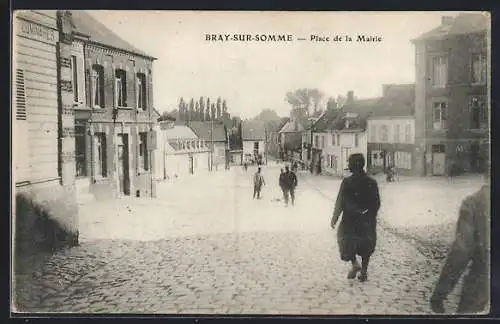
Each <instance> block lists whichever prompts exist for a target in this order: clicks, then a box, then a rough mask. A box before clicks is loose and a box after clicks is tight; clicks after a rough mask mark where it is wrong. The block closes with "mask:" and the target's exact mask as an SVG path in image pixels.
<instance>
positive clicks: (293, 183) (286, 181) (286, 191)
mask: <svg viewBox="0 0 500 324" xmlns="http://www.w3.org/2000/svg"><path fill="white" fill-rule="evenodd" d="M297 184H298V182H297V176H296V175H295V173H293V172H292V171H290V168H289V167H288V165H287V166H285V172H284V173H282V174H281V175H280V187H281V190H282V191H283V198H284V199H285V206H288V199H289V198H288V196H290V198H291V199H292V206H293V205H294V204H295V188H296V187H297Z"/></svg>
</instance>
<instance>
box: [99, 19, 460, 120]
mask: <svg viewBox="0 0 500 324" xmlns="http://www.w3.org/2000/svg"><path fill="white" fill-rule="evenodd" d="M91 14H92V15H93V16H94V17H96V18H97V19H99V20H100V21H102V22H103V23H104V24H105V25H106V26H108V28H110V29H111V30H113V31H115V32H116V33H117V34H118V35H119V36H120V37H122V38H123V39H124V40H126V41H128V42H129V43H131V44H132V45H134V46H136V47H137V48H139V49H142V50H143V51H144V52H146V53H148V54H150V55H152V56H154V57H157V58H158V60H157V61H155V63H154V67H153V69H154V72H153V76H154V80H153V82H154V84H153V87H154V106H155V107H156V108H157V109H158V110H159V111H160V112H162V111H165V110H172V109H175V108H176V107H177V104H178V101H179V98H180V97H181V96H182V97H184V99H185V100H186V99H190V98H191V97H195V98H199V97H200V96H204V97H207V96H209V97H210V98H211V100H214V99H216V98H217V97H218V96H221V97H222V98H225V99H226V100H227V104H228V107H229V112H230V113H232V114H233V115H239V116H241V117H243V118H246V117H253V116H255V115H256V114H258V113H259V112H260V111H261V110H262V109H265V108H270V109H274V110H276V112H277V113H278V114H279V115H280V116H287V115H288V114H289V109H290V107H289V105H288V104H287V103H286V102H285V100H284V98H285V94H286V92H287V91H293V90H295V89H297V88H303V87H309V88H319V89H320V90H322V91H323V92H324V93H325V94H326V96H334V97H336V96H337V95H338V94H342V95H345V94H346V93H347V91H348V90H353V91H354V94H355V96H357V97H359V98H370V97H375V96H379V95H381V90H382V84H387V83H412V82H414V79H415V71H414V70H415V66H414V56H415V54H414V48H413V46H412V44H411V43H410V39H412V38H414V37H417V36H419V35H420V34H422V33H424V32H426V31H429V30H431V29H433V28H435V27H437V26H438V25H439V24H440V20H441V16H442V15H456V13H452V12H447V13H446V12H386V13H380V12H378V13H376V12H371V13H370V12H364V13H363V12H342V13H341V12H316V13H313V12H301V13H298V12H295V13H293V12H201V11H198V12H187V11H92V12H91ZM218 33H222V34H233V33H243V34H291V35H293V36H294V38H295V37H306V38H309V37H310V35H318V36H330V37H332V36H335V35H340V36H345V35H350V36H352V37H353V38H355V37H356V35H358V34H366V35H378V36H381V37H382V41H381V42H378V43H357V42H355V39H354V41H353V42H352V43H346V42H341V43H336V42H318V43H315V42H310V41H296V40H294V41H293V42H290V43H276V42H273V43H262V42H225V43H221V42H209V41H206V40H205V34H218Z"/></svg>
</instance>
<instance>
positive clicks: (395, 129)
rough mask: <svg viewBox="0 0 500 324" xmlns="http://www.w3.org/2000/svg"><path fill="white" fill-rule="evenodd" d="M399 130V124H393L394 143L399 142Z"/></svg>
mask: <svg viewBox="0 0 500 324" xmlns="http://www.w3.org/2000/svg"><path fill="white" fill-rule="evenodd" d="M400 132H401V125H399V124H396V125H394V143H399V133H400Z"/></svg>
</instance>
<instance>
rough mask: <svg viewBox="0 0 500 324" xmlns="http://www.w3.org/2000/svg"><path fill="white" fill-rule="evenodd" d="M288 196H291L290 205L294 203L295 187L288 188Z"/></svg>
mask: <svg viewBox="0 0 500 324" xmlns="http://www.w3.org/2000/svg"><path fill="white" fill-rule="evenodd" d="M290 197H291V198H292V205H294V204H295V189H290Z"/></svg>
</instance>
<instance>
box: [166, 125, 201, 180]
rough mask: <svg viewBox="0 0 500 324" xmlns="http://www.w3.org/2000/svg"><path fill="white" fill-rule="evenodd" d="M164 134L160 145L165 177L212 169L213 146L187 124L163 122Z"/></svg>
mask: <svg viewBox="0 0 500 324" xmlns="http://www.w3.org/2000/svg"><path fill="white" fill-rule="evenodd" d="M160 127H161V129H162V135H161V136H160V138H159V141H160V142H161V143H160V144H159V146H162V147H163V149H162V150H163V152H164V162H163V164H162V166H161V167H162V168H163V170H164V178H165V179H172V178H178V177H185V176H188V175H192V174H206V173H208V172H209V170H210V152H211V148H210V146H209V144H208V142H207V141H206V140H204V139H201V138H199V137H198V136H197V135H196V134H195V133H194V132H193V130H192V129H191V128H190V127H188V126H185V125H174V126H172V123H171V122H161V123H160Z"/></svg>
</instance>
